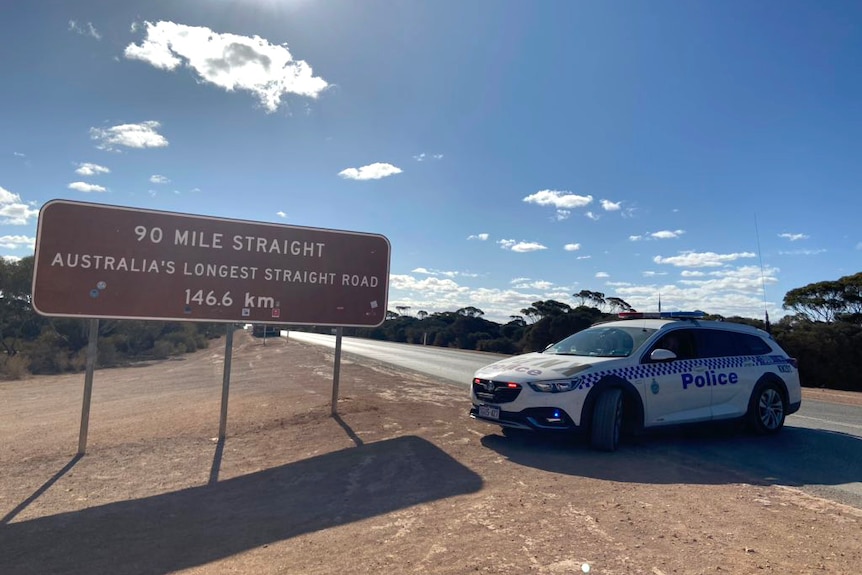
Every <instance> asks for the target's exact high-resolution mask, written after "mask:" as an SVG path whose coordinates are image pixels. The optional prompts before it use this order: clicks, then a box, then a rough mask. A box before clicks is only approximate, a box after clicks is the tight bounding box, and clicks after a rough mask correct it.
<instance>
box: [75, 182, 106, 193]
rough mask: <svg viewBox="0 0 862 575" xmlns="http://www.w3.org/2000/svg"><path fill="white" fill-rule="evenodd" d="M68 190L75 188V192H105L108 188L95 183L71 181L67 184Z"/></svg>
mask: <svg viewBox="0 0 862 575" xmlns="http://www.w3.org/2000/svg"><path fill="white" fill-rule="evenodd" d="M68 188H69V189H70V190H75V191H76V192H84V193H90V192H107V191H108V189H107V188H105V187H104V186H97V185H96V184H88V183H87V182H72V183H71V184H69V185H68Z"/></svg>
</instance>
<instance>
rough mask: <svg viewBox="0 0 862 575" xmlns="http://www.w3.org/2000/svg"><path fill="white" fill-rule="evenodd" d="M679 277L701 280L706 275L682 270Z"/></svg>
mask: <svg viewBox="0 0 862 575" xmlns="http://www.w3.org/2000/svg"><path fill="white" fill-rule="evenodd" d="M679 275H681V276H682V277H684V278H702V277H704V276H705V275H706V274H705V273H704V272H701V271H696V270H682V272H681V273H680V274H679Z"/></svg>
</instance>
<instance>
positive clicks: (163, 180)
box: [150, 174, 171, 184]
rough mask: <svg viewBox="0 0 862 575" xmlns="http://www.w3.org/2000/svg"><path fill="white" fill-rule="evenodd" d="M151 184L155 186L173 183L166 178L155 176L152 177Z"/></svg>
mask: <svg viewBox="0 0 862 575" xmlns="http://www.w3.org/2000/svg"><path fill="white" fill-rule="evenodd" d="M150 182H152V183H154V184H169V183H170V182H171V181H170V180H169V179H168V178H166V177H165V176H160V175H158V174H153V175H152V176H150Z"/></svg>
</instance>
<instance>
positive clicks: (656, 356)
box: [649, 348, 676, 361]
mask: <svg viewBox="0 0 862 575" xmlns="http://www.w3.org/2000/svg"><path fill="white" fill-rule="evenodd" d="M649 358H650V361H670V360H672V359H676V354H675V353H674V352H672V351H671V350H669V349H662V348H658V349H654V350H652V353H651V354H649Z"/></svg>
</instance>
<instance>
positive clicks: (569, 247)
mask: <svg viewBox="0 0 862 575" xmlns="http://www.w3.org/2000/svg"><path fill="white" fill-rule="evenodd" d="M563 249H564V250H566V251H567V252H576V251H578V250H579V249H581V244H566V245H564V246H563Z"/></svg>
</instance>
